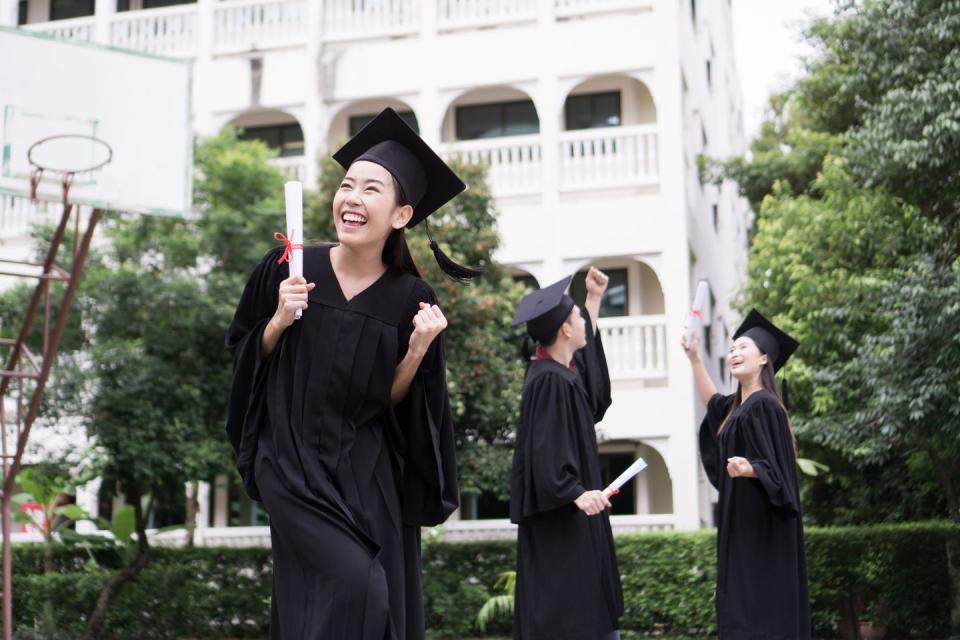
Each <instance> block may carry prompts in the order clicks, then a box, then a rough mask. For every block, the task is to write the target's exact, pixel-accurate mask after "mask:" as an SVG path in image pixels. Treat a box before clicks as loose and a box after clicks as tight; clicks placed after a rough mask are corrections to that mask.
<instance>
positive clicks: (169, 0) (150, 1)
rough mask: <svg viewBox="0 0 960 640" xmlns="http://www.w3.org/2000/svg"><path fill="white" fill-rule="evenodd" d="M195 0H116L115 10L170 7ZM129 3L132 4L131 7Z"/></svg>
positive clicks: (194, 2) (195, 0)
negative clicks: (138, 0)
mask: <svg viewBox="0 0 960 640" xmlns="http://www.w3.org/2000/svg"><path fill="white" fill-rule="evenodd" d="M196 2H197V0H141V2H137V0H117V12H121V11H130V10H131V9H133V10H138V9H159V8H160V7H172V6H175V5H178V4H196ZM131 5H133V6H132V7H131Z"/></svg>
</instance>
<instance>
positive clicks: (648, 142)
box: [560, 125, 658, 189]
mask: <svg viewBox="0 0 960 640" xmlns="http://www.w3.org/2000/svg"><path fill="white" fill-rule="evenodd" d="M560 140H561V142H560V184H561V188H563V189H584V188H591V187H603V186H610V185H631V184H633V185H638V184H653V183H655V182H656V181H657V174H658V159H657V128H656V125H641V126H632V127H610V128H601V129H583V130H579V131H565V132H564V133H562V134H561V136H560Z"/></svg>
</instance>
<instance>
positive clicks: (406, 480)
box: [394, 281, 460, 526]
mask: <svg viewBox="0 0 960 640" xmlns="http://www.w3.org/2000/svg"><path fill="white" fill-rule="evenodd" d="M421 301H422V302H428V303H429V304H436V303H437V297H436V294H434V292H433V290H432V289H431V288H430V287H429V285H427V284H426V283H425V282H423V281H418V282H417V285H416V286H415V287H414V290H413V295H412V296H411V298H410V301H409V303H410V304H409V305H408V307H407V309H406V311H405V312H404V314H403V318H402V319H401V321H400V330H399V332H398V339H399V342H398V346H399V357H400V359H402V358H403V356H404V355H405V354H406V349H407V345H408V344H409V340H410V334H411V333H412V332H413V325H412V320H413V316H414V315H415V314H416V312H417V311H418V310H419V303H420V302H421ZM443 338H444V336H443V334H442V333H441V334H440V335H439V336H437V337H436V338H435V339H434V341H433V343H432V344H431V345H430V348H429V349H427V353H426V355H425V356H424V358H423V361H422V362H421V363H420V367H419V368H418V369H417V372H416V374H414V377H413V381H412V382H411V383H410V390H409V391H408V392H407V396H406V397H405V398H404V399H403V400H402V401H401V402H400V403H398V404H397V406H396V407H394V415H395V416H396V419H397V422H398V423H399V428H400V432H401V434H402V437H403V439H404V443H405V446H404V447H403V452H402V458H403V462H404V469H403V520H404V522H405V523H406V524H410V525H420V526H433V525H437V524H441V523H442V522H444V521H445V520H446V519H447V517H448V516H449V515H450V514H451V513H453V512H454V511H455V510H456V509H457V507H458V506H459V504H460V490H459V488H458V485H457V460H456V453H455V445H454V438H453V415H452V412H451V410H450V396H449V394H448V392H447V377H446V376H447V374H446V368H447V365H446V357H445V356H444V350H443V343H444V340H443Z"/></svg>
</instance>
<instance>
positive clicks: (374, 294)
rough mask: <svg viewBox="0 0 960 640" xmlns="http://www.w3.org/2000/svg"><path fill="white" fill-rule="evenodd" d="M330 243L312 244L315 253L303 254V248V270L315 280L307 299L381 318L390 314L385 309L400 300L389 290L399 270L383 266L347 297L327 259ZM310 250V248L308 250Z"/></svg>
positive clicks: (393, 288) (398, 275) (328, 258)
mask: <svg viewBox="0 0 960 640" xmlns="http://www.w3.org/2000/svg"><path fill="white" fill-rule="evenodd" d="M331 246H332V245H322V246H318V247H315V250H316V254H315V257H313V258H312V259H311V256H308V255H306V253H307V252H306V251H304V254H305V255H304V272H305V273H306V274H308V275H310V276H313V277H312V279H310V278H308V280H310V281H311V282H315V283H316V285H317V286H316V287H315V288H314V290H313V291H311V292H310V295H309V296H308V297H309V300H310V301H311V302H319V303H321V304H325V305H327V306H330V307H335V308H337V309H348V310H350V311H356V312H358V313H363V314H365V315H369V316H373V317H375V318H378V319H381V320H385V319H386V318H388V317H390V316H392V315H393V314H392V313H391V312H390V311H389V309H390V308H391V306H392V305H394V304H400V303H402V301H400V300H391V297H396V296H391V293H392V292H393V291H394V290H396V287H391V286H390V285H391V284H393V283H395V282H396V280H397V278H399V277H400V276H401V275H402V274H401V273H400V272H399V271H397V270H396V269H392V268H390V267H387V269H386V270H385V271H384V272H383V274H381V275H380V277H379V278H377V279H376V280H374V281H373V282H372V283H370V284H369V285H367V287H366V288H364V289H362V290H361V291H359V292H358V293H357V294H356V295H354V296H353V297H352V298H350V299H349V300H348V299H347V297H346V296H345V295H344V294H343V289H342V288H341V286H340V281H339V280H338V279H337V274H336V272H335V271H334V270H333V263H332V262H331V260H330V248H331ZM311 253H313V252H311Z"/></svg>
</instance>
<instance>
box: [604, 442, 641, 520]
mask: <svg viewBox="0 0 960 640" xmlns="http://www.w3.org/2000/svg"><path fill="white" fill-rule="evenodd" d="M635 459H636V458H635V457H634V456H633V455H631V454H629V453H607V454H604V453H601V454H600V473H601V475H602V476H603V486H607V485H608V484H610V483H611V482H613V481H614V480H616V478H617V476H619V475H620V474H621V473H623V472H624V471H626V470H627V467H629V466H630V465H631V464H633V461H634V460H635ZM635 486H636V482H632V481H631V482H628V483H627V484H625V485H623V486H622V487H620V493H618V494H617V497H616V499H615V500H611V501H610V503H611V504H612V505H613V506H612V507H611V508H610V515H613V516H626V515H633V514H635V513H636V512H637V497H636V489H635Z"/></svg>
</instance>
